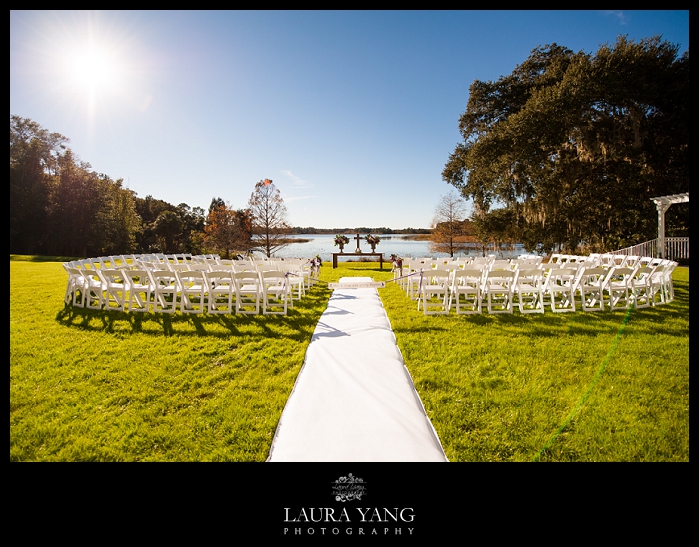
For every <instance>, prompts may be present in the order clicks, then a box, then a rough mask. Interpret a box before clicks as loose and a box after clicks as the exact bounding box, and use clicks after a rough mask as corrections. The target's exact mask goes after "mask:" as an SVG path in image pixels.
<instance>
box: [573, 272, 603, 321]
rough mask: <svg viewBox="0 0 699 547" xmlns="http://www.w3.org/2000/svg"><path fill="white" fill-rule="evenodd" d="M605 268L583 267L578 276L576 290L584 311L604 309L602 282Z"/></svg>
mask: <svg viewBox="0 0 699 547" xmlns="http://www.w3.org/2000/svg"><path fill="white" fill-rule="evenodd" d="M606 277H607V270H605V269H604V268H601V267H597V268H585V269H584V270H583V271H582V273H581V275H580V277H579V278H578V281H577V283H578V286H577V292H578V293H579V294H580V303H581V305H582V309H583V310H584V311H604V282H605V279H606Z"/></svg>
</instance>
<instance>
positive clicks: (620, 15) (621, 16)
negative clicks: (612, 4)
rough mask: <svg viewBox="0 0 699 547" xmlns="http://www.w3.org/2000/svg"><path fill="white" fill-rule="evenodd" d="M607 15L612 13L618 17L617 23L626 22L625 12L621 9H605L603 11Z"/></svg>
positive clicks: (623, 23)
mask: <svg viewBox="0 0 699 547" xmlns="http://www.w3.org/2000/svg"><path fill="white" fill-rule="evenodd" d="M605 13H606V14H607V15H613V16H615V17H616V18H617V19H619V23H620V24H622V25H625V24H626V14H625V13H624V12H623V11H622V10H607V11H605Z"/></svg>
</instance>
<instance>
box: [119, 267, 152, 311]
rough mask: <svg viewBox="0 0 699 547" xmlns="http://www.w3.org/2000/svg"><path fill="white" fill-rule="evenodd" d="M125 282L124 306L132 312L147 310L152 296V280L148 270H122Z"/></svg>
mask: <svg viewBox="0 0 699 547" xmlns="http://www.w3.org/2000/svg"><path fill="white" fill-rule="evenodd" d="M122 272H123V274H124V278H125V279H126V282H127V285H128V287H127V290H128V297H127V299H126V308H127V309H128V310H129V311H134V312H148V311H150V308H151V304H152V302H151V300H152V297H153V281H152V280H151V278H150V275H148V270H127V269H124V270H122Z"/></svg>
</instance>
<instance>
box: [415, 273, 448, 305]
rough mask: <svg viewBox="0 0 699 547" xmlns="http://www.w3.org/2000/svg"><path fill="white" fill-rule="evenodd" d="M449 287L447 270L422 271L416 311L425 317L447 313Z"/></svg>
mask: <svg viewBox="0 0 699 547" xmlns="http://www.w3.org/2000/svg"><path fill="white" fill-rule="evenodd" d="M450 287H451V274H450V272H449V270H438V269H431V270H427V271H423V274H422V283H421V285H420V298H419V299H418V301H417V309H418V310H420V303H421V302H422V311H423V313H424V314H425V315H433V314H437V313H441V314H445V313H449V305H450V299H449V292H450Z"/></svg>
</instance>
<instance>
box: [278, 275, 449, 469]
mask: <svg viewBox="0 0 699 547" xmlns="http://www.w3.org/2000/svg"><path fill="white" fill-rule="evenodd" d="M343 281H344V282H357V281H372V279H371V278H366V277H351V278H343V279H341V280H340V282H343ZM267 461H269V462H303V461H305V462H309V461H312V462H370V461H376V462H380V461H384V462H385V461H391V462H401V461H412V462H417V461H441V462H445V461H448V460H447V458H446V455H445V454H444V450H443V449H442V445H441V443H440V441H439V438H438V436H437V434H436V432H435V431H434V428H433V427H432V424H431V423H430V420H429V418H428V417H427V415H426V414H425V410H424V408H423V406H422V402H421V401H420V397H419V396H418V394H417V392H416V391H415V387H414V385H413V381H412V379H411V377H410V374H409V373H408V370H407V369H406V368H405V365H404V363H403V357H402V355H401V353H400V350H399V349H398V346H397V345H396V339H395V336H394V334H393V330H392V329H391V324H390V322H389V320H388V317H387V316H386V311H385V310H384V308H383V305H382V304H381V299H380V298H379V295H378V293H377V291H376V289H373V288H371V289H369V288H360V289H337V290H335V291H334V292H333V295H332V296H331V297H330V300H329V302H328V307H327V309H326V310H325V312H323V315H322V316H321V318H320V320H319V321H318V325H317V326H316V329H315V332H314V333H313V338H312V339H311V343H310V344H309V346H308V350H307V352H306V359H305V362H304V364H303V366H302V367H301V371H300V372H299V376H298V378H297V379H296V384H295V385H294V389H293V391H292V393H291V395H290V397H289V400H288V401H287V403H286V406H285V407H284V411H283V413H282V416H281V420H280V422H279V425H278V426H277V431H276V434H275V436H274V440H273V441H272V448H271V450H270V453H269V457H268V458H267Z"/></svg>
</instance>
